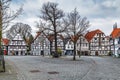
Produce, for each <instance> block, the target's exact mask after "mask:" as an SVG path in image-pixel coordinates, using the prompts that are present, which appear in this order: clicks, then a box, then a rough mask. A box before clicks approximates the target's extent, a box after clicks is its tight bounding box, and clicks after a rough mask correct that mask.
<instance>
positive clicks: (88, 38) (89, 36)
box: [85, 29, 103, 42]
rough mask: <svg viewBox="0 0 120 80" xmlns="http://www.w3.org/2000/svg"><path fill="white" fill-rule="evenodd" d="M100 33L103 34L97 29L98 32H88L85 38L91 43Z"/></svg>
mask: <svg viewBox="0 0 120 80" xmlns="http://www.w3.org/2000/svg"><path fill="white" fill-rule="evenodd" d="M98 33H103V32H102V31H101V30H99V29H97V30H94V31H91V32H88V33H87V34H86V35H85V38H86V39H87V41H88V42H90V41H91V40H92V39H93V37H94V36H95V35H96V34H98Z"/></svg>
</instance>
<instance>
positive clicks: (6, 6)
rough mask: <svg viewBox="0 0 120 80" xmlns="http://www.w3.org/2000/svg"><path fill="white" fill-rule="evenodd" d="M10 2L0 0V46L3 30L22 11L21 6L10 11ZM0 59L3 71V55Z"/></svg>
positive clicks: (0, 53)
mask: <svg viewBox="0 0 120 80" xmlns="http://www.w3.org/2000/svg"><path fill="white" fill-rule="evenodd" d="M10 2H11V0H0V48H1V39H2V32H3V30H5V29H6V28H7V27H8V26H9V23H10V22H11V21H12V20H14V19H15V18H16V17H18V15H19V14H20V13H21V12H22V8H20V9H19V10H18V11H16V12H15V13H14V12H12V11H11V9H10ZM0 55H3V52H0ZM2 61H3V68H4V72H5V62H4V56H3V60H2Z"/></svg>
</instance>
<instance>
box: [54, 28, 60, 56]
mask: <svg viewBox="0 0 120 80" xmlns="http://www.w3.org/2000/svg"><path fill="white" fill-rule="evenodd" d="M54 37H55V54H54V57H55V58H58V57H59V56H58V53H57V33H56V30H55V36H54Z"/></svg>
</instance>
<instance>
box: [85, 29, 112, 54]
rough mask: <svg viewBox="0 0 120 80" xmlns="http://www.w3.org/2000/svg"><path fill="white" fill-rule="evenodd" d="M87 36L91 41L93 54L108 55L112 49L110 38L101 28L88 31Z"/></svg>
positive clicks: (90, 45)
mask: <svg viewBox="0 0 120 80" xmlns="http://www.w3.org/2000/svg"><path fill="white" fill-rule="evenodd" d="M85 38H86V39H87V41H88V42H89V47H90V53H91V55H108V53H109V51H110V47H109V38H108V37H106V36H105V34H104V33H103V32H102V31H101V30H99V29H97V30H94V31H91V32H88V33H87V34H86V35H85Z"/></svg>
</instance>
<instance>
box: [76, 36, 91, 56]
mask: <svg viewBox="0 0 120 80" xmlns="http://www.w3.org/2000/svg"><path fill="white" fill-rule="evenodd" d="M76 47H77V51H79V52H80V53H81V55H90V50H89V42H88V41H87V39H86V38H85V37H84V36H80V37H79V39H78V40H77V45H76Z"/></svg>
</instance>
